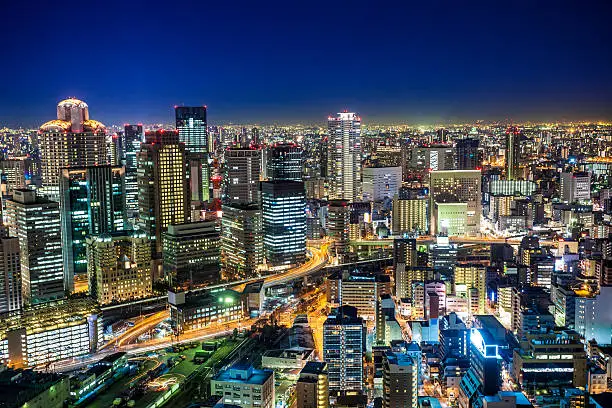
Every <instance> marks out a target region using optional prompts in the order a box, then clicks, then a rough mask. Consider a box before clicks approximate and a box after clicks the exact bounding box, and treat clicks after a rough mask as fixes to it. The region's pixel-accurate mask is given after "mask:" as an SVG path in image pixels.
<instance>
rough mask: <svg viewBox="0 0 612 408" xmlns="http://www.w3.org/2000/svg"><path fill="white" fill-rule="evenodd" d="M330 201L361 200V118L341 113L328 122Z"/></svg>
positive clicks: (352, 114) (353, 114) (354, 114)
mask: <svg viewBox="0 0 612 408" xmlns="http://www.w3.org/2000/svg"><path fill="white" fill-rule="evenodd" d="M327 129H328V133H329V140H328V143H329V145H328V152H327V153H328V157H327V160H328V164H327V175H328V179H329V198H330V199H341V200H348V201H357V200H360V199H361V118H360V117H359V116H357V114H356V113H349V112H341V113H338V116H336V117H333V116H330V117H329V118H328V120H327Z"/></svg>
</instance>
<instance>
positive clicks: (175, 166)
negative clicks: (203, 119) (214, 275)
mask: <svg viewBox="0 0 612 408" xmlns="http://www.w3.org/2000/svg"><path fill="white" fill-rule="evenodd" d="M137 160H138V208H139V211H138V212H139V217H138V227H139V229H141V230H143V231H145V232H146V233H147V235H148V236H149V238H150V239H151V241H152V249H153V251H154V253H155V254H158V255H159V254H161V252H162V242H161V241H162V233H163V232H164V231H166V230H167V229H168V226H169V225H170V224H181V223H184V222H187V221H188V220H189V215H190V200H189V198H190V197H189V186H188V184H187V174H186V173H187V161H186V154H185V145H184V144H183V143H181V142H180V141H179V135H178V132H175V131H169V130H160V131H157V132H149V133H147V134H146V141H145V143H143V144H142V145H141V146H140V152H138V156H137Z"/></svg>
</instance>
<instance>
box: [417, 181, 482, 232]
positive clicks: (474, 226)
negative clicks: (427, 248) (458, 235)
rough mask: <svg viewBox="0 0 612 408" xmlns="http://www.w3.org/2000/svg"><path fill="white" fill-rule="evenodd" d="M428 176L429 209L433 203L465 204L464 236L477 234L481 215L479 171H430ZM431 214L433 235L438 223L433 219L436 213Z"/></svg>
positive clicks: (432, 206)
mask: <svg viewBox="0 0 612 408" xmlns="http://www.w3.org/2000/svg"><path fill="white" fill-rule="evenodd" d="M429 176H430V181H429V187H430V206H429V208H432V209H433V208H434V204H435V203H466V208H467V211H466V226H465V230H466V234H468V235H476V234H478V233H479V232H480V216H481V214H482V202H481V200H482V197H481V190H480V186H481V174H480V170H449V171H432V172H431V173H430V175H429ZM431 213H432V214H431V215H432V220H431V224H430V225H431V227H430V228H431V230H432V233H434V234H435V233H437V231H436V228H437V226H438V221H437V219H436V218H435V215H436V212H435V211H432V212H431Z"/></svg>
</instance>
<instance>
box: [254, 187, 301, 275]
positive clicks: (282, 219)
mask: <svg viewBox="0 0 612 408" xmlns="http://www.w3.org/2000/svg"><path fill="white" fill-rule="evenodd" d="M261 196H262V207H261V216H262V220H263V242H264V250H265V256H266V261H267V263H268V264H269V265H270V266H272V267H273V268H276V267H288V266H290V265H297V264H301V263H304V261H305V260H306V197H305V191H304V183H302V182H299V181H289V180H277V181H265V182H263V183H261Z"/></svg>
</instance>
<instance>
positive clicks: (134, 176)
mask: <svg viewBox="0 0 612 408" xmlns="http://www.w3.org/2000/svg"><path fill="white" fill-rule="evenodd" d="M123 138H124V139H125V207H126V210H127V216H128V219H130V220H132V222H133V220H135V219H136V217H137V216H138V172H137V170H138V162H137V158H136V156H137V155H138V152H139V151H140V145H141V144H142V142H143V141H144V131H143V128H142V125H141V124H138V125H129V124H128V125H125V128H124V133H123Z"/></svg>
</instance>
